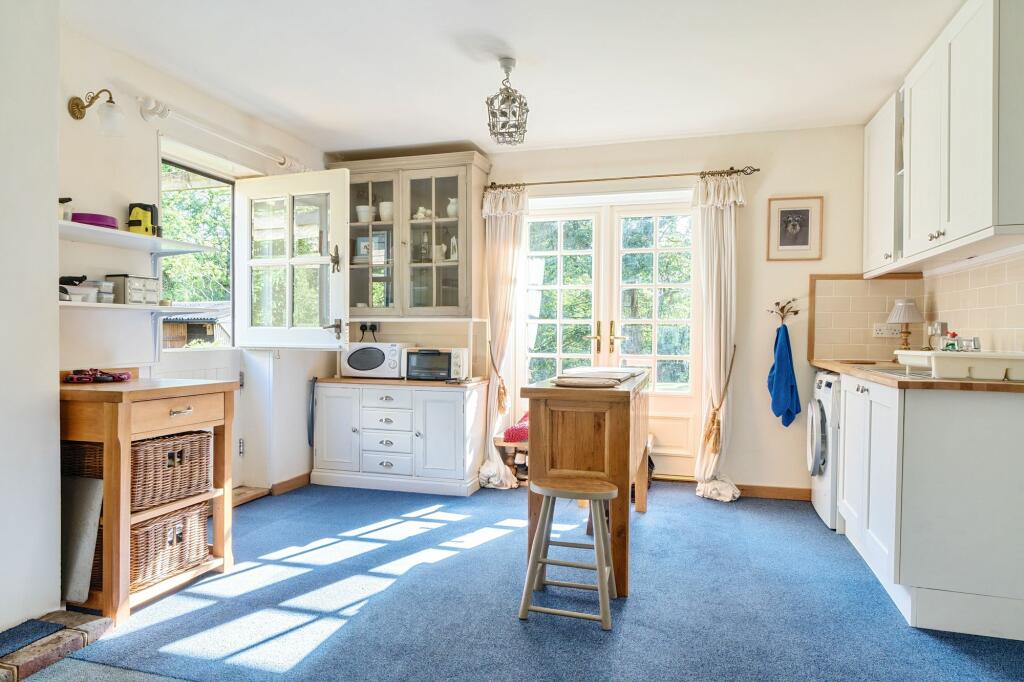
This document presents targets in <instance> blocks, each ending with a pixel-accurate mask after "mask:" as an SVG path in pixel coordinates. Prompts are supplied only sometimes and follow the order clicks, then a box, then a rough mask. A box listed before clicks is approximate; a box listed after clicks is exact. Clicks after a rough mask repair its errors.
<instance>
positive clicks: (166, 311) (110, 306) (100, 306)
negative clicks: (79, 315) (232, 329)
mask: <svg viewBox="0 0 1024 682" xmlns="http://www.w3.org/2000/svg"><path fill="white" fill-rule="evenodd" d="M58 304H59V305H60V307H61V308H62V309H63V308H71V309H76V310H117V311H120V312H129V313H161V314H163V315H182V314H189V313H213V312H216V311H215V310H214V309H213V308H192V307H189V306H181V305H136V304H125V303H88V302H85V301H58Z"/></svg>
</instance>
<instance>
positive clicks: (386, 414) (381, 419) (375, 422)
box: [363, 407, 412, 431]
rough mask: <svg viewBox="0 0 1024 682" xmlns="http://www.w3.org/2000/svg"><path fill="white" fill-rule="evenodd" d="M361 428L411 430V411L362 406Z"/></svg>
mask: <svg viewBox="0 0 1024 682" xmlns="http://www.w3.org/2000/svg"><path fill="white" fill-rule="evenodd" d="M363 428H364V429H379V430H383V431H412V412H408V411H404V410H377V409H372V408H369V407H364V408H363Z"/></svg>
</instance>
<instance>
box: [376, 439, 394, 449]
mask: <svg viewBox="0 0 1024 682" xmlns="http://www.w3.org/2000/svg"><path fill="white" fill-rule="evenodd" d="M377 444H378V445H383V446H384V447H386V448H390V447H391V446H392V445H394V442H393V441H390V440H379V441H377Z"/></svg>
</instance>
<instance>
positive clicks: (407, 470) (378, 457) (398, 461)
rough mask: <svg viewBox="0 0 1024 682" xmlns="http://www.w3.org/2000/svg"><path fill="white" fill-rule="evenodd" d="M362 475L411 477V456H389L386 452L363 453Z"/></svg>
mask: <svg viewBox="0 0 1024 682" xmlns="http://www.w3.org/2000/svg"><path fill="white" fill-rule="evenodd" d="M363 473H365V474H395V475H398V476H412V455H389V454H388V453H386V452H364V453H363Z"/></svg>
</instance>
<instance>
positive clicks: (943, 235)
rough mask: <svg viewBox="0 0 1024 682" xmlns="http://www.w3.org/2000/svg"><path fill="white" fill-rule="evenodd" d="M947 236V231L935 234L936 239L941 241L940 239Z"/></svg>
mask: <svg viewBox="0 0 1024 682" xmlns="http://www.w3.org/2000/svg"><path fill="white" fill-rule="evenodd" d="M945 236H946V231H945V230H939V231H938V232H936V233H935V238H936V239H939V238H941V237H945Z"/></svg>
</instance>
